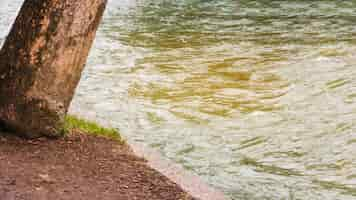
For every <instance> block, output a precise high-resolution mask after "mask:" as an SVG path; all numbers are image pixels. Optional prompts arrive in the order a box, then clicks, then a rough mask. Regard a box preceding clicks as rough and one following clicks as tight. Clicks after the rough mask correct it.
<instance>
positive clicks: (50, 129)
mask: <svg viewBox="0 0 356 200" xmlns="http://www.w3.org/2000/svg"><path fill="white" fill-rule="evenodd" d="M106 2H107V0H25V2H24V4H23V5H22V8H21V10H20V13H19V15H18V17H17V19H16V21H15V23H14V25H13V27H12V29H11V31H10V34H9V36H8V37H7V39H6V41H5V43H4V46H3V48H2V49H1V50H0V123H1V124H2V126H4V127H5V128H7V129H10V130H11V131H14V132H15V133H18V134H20V135H23V136H26V137H30V138H33V137H39V136H54V137H56V136H59V135H60V134H61V132H62V131H61V130H62V127H63V122H64V116H65V114H66V113H67V111H68V107H69V104H70V102H71V100H72V98H73V95H74V92H75V88H76V86H77V84H78V82H79V79H80V77H81V72H82V70H83V68H84V66H85V63H86V59H87V57H88V54H89V50H90V48H91V45H92V43H93V40H94V37H95V33H96V30H97V28H98V25H99V23H100V20H101V18H102V15H103V12H104V10H105V6H106Z"/></svg>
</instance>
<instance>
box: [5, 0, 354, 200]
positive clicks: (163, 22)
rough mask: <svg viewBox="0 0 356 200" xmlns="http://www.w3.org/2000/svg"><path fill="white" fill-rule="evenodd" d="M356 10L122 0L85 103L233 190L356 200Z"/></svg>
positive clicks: (85, 84)
mask: <svg viewBox="0 0 356 200" xmlns="http://www.w3.org/2000/svg"><path fill="white" fill-rule="evenodd" d="M14 2H15V3H14ZM16 2H17V3H16ZM19 2H20V1H11V3H9V2H8V4H7V5H9V7H8V8H6V7H1V9H0V16H8V13H10V12H12V11H13V10H14V9H16V6H17V5H18V4H19ZM355 13H356V1H353V0H352V1H331V0H327V1H298V2H296V1H264V0H259V1H253V0H238V1H237V0H219V1H218V0H210V1H202V0H171V1H164V0H158V1H157V0H156V1H153V0H134V1H131V0H123V1H111V2H110V4H109V7H108V10H107V13H106V16H105V20H104V22H103V25H102V27H101V29H100V31H99V33H98V37H97V41H96V44H95V47H94V49H93V51H92V52H91V56H90V60H89V63H88V67H87V68H86V71H85V73H84V74H83V78H82V81H81V84H80V87H79V88H78V91H77V96H76V98H75V101H74V102H73V108H79V107H80V108H81V109H85V110H88V112H93V113H94V114H95V115H97V117H99V118H101V119H105V120H106V121H109V122H111V123H112V124H113V125H114V126H116V127H118V128H120V129H121V132H122V133H124V134H126V135H127V136H128V137H129V138H130V139H132V140H135V141H139V142H142V143H145V144H147V145H150V146H151V147H153V148H155V149H158V150H159V151H161V152H162V153H163V154H164V155H165V156H167V157H168V158H170V159H172V160H174V161H176V162H178V163H181V164H182V165H183V166H184V167H185V168H187V169H189V170H192V171H194V172H196V173H198V174H199V175H201V176H202V177H203V178H204V179H205V180H206V181H207V182H208V183H210V184H211V185H213V186H215V187H218V188H220V189H222V190H223V191H224V192H226V194H227V195H229V196H230V197H231V198H232V199H248V200H253V199H256V200H257V199H258V200H260V199H323V200H325V199H330V200H334V199H354V198H355V196H356V195H355V188H356V185H355V184H356V160H355V158H354V156H353V155H354V153H355V152H356V149H355V147H354V144H355V143H356V137H355V136H354V133H355V131H356V124H355V123H356V104H355V103H356V82H355V80H354V77H355V76H356V70H355V69H356V68H355V63H356V55H355V54H356V46H355V44H356V38H355V35H356V20H355V19H356V15H355ZM9 20H10V18H3V17H2V18H0V26H1V27H6V26H7V25H8V24H9ZM0 34H1V35H0V37H3V36H4V35H5V34H4V32H0Z"/></svg>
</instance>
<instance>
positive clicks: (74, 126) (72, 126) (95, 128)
mask: <svg viewBox="0 0 356 200" xmlns="http://www.w3.org/2000/svg"><path fill="white" fill-rule="evenodd" d="M71 130H79V131H81V132H84V133H87V134H90V135H95V136H103V137H106V138H110V139H113V140H116V141H118V142H119V143H121V144H123V143H124V142H125V141H124V140H123V138H122V137H121V136H120V133H119V131H117V130H116V129H113V128H105V127H102V126H100V125H99V124H97V123H95V122H92V121H88V120H84V119H79V118H78V117H76V116H73V115H67V116H66V118H65V123H64V133H65V134H67V133H69V132H70V131H71Z"/></svg>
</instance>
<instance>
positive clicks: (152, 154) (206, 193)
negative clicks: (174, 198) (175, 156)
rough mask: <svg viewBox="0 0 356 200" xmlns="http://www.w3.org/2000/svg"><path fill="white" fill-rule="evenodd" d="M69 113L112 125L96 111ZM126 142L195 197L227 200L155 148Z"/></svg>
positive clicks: (135, 152)
mask: <svg viewBox="0 0 356 200" xmlns="http://www.w3.org/2000/svg"><path fill="white" fill-rule="evenodd" d="M69 114H71V115H75V116H78V117H79V118H82V119H85V120H90V121H95V122H98V123H99V124H101V125H103V126H104V127H111V125H110V124H108V123H107V122H106V121H104V120H100V119H98V118H96V116H95V113H94V112H83V111H81V110H78V109H72V108H71V109H70V111H69ZM126 142H127V145H129V146H130V148H131V149H132V150H133V153H134V154H135V155H136V156H138V157H141V158H144V159H145V160H146V161H147V164H148V166H150V167H151V168H152V169H154V170H156V171H157V172H159V173H160V174H163V175H164V176H166V177H167V178H168V179H170V180H171V181H172V182H174V183H175V184H177V185H178V186H179V187H181V188H182V189H183V190H184V191H186V192H187V193H188V194H190V195H191V196H193V197H194V198H197V199H199V200H227V197H226V196H225V195H224V194H223V193H222V192H220V191H218V190H217V189H215V188H213V187H211V186H209V185H208V184H207V183H205V182H204V181H203V180H202V179H201V178H200V177H199V176H198V175H195V174H193V173H192V172H189V171H187V170H185V169H184V168H183V167H181V166H180V165H178V164H176V163H174V162H172V161H170V160H168V159H167V158H164V157H162V156H161V155H160V154H159V153H158V152H156V151H155V150H153V149H151V148H148V147H144V146H143V145H141V144H139V143H135V142H132V141H126Z"/></svg>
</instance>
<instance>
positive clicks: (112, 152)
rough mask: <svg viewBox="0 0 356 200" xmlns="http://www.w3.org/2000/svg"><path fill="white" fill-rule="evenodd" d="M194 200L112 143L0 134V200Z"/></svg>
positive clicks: (96, 139) (76, 137) (75, 135)
mask: <svg viewBox="0 0 356 200" xmlns="http://www.w3.org/2000/svg"><path fill="white" fill-rule="evenodd" d="M57 199H58V200H59V199H60V200H82V199H83V200H94V199H95V200H96V199H98V200H114V199H115V200H141V199H142V200H146V199H147V200H156V199H157V200H193V198H192V197H191V196H189V195H188V194H186V193H185V192H184V191H182V189H181V188H180V187H178V186H177V185H176V184H175V183H173V182H171V181H170V180H168V179H167V178H166V177H164V176H163V175H161V174H160V173H158V172H157V171H155V170H153V169H151V168H149V167H148V166H147V165H146V162H145V160H143V159H142V158H138V157H136V156H135V155H133V153H132V151H131V150H130V148H129V147H128V146H126V145H118V143H117V142H116V141H113V140H110V139H106V138H102V137H96V136H89V135H87V134H82V133H79V132H74V133H71V134H69V135H68V136H66V137H65V138H62V139H57V140H54V139H44V138H42V139H36V140H24V139H21V138H18V137H14V136H11V135H8V134H3V133H0V200H57Z"/></svg>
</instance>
